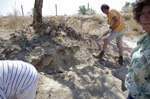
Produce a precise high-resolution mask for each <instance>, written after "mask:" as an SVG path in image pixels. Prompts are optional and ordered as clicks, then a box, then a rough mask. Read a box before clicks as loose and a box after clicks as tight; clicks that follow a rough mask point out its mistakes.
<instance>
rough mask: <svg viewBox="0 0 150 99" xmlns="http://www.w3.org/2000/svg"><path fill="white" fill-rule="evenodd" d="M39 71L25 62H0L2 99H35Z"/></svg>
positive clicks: (0, 94) (0, 96)
mask: <svg viewBox="0 0 150 99" xmlns="http://www.w3.org/2000/svg"><path fill="white" fill-rule="evenodd" d="M37 85H38V73H37V70H36V69H35V68H34V66H32V65H31V64H29V63H26V62H23V61H11V60H1V61H0V99H35V94H36V90H37Z"/></svg>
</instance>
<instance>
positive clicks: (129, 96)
mask: <svg viewBox="0 0 150 99" xmlns="http://www.w3.org/2000/svg"><path fill="white" fill-rule="evenodd" d="M127 99H135V98H133V97H132V96H131V95H130V94H129V95H128V98H127Z"/></svg>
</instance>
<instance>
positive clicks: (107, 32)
mask: <svg viewBox="0 0 150 99" xmlns="http://www.w3.org/2000/svg"><path fill="white" fill-rule="evenodd" d="M111 31H112V29H109V30H108V31H106V32H105V33H104V34H103V35H104V36H106V35H107V34H109V33H110V32H111Z"/></svg>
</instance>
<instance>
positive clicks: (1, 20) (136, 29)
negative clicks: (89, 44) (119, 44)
mask: <svg viewBox="0 0 150 99" xmlns="http://www.w3.org/2000/svg"><path fill="white" fill-rule="evenodd" d="M122 16H123V19H124V21H125V24H126V34H127V35H136V34H142V33H143V30H142V27H141V26H140V25H139V24H137V22H136V21H135V20H134V19H133V14H132V13H131V12H130V13H129V12H128V13H123V14H122ZM106 19H107V18H104V16H102V15H90V16H88V15H84V16H83V15H73V16H49V17H43V21H44V22H47V23H50V26H52V27H57V26H58V25H59V24H60V23H64V24H65V26H67V27H72V28H73V29H74V30H76V32H81V33H90V32H91V33H94V32H100V31H101V30H103V29H105V28H107V27H106V24H107V22H106ZM31 23H32V17H23V16H16V15H9V16H7V17H0V27H3V28H5V29H14V30H17V29H22V30H23V29H26V28H27V27H28V25H29V24H31ZM100 28H102V29H101V30H100Z"/></svg>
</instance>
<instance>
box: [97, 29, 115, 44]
mask: <svg viewBox="0 0 150 99" xmlns="http://www.w3.org/2000/svg"><path fill="white" fill-rule="evenodd" d="M111 32H112V29H109V30H108V31H106V32H105V33H104V34H103V35H102V36H101V37H99V38H98V39H97V44H98V46H99V47H100V44H99V41H100V40H101V38H103V37H104V36H106V35H107V34H109V33H111Z"/></svg>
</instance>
